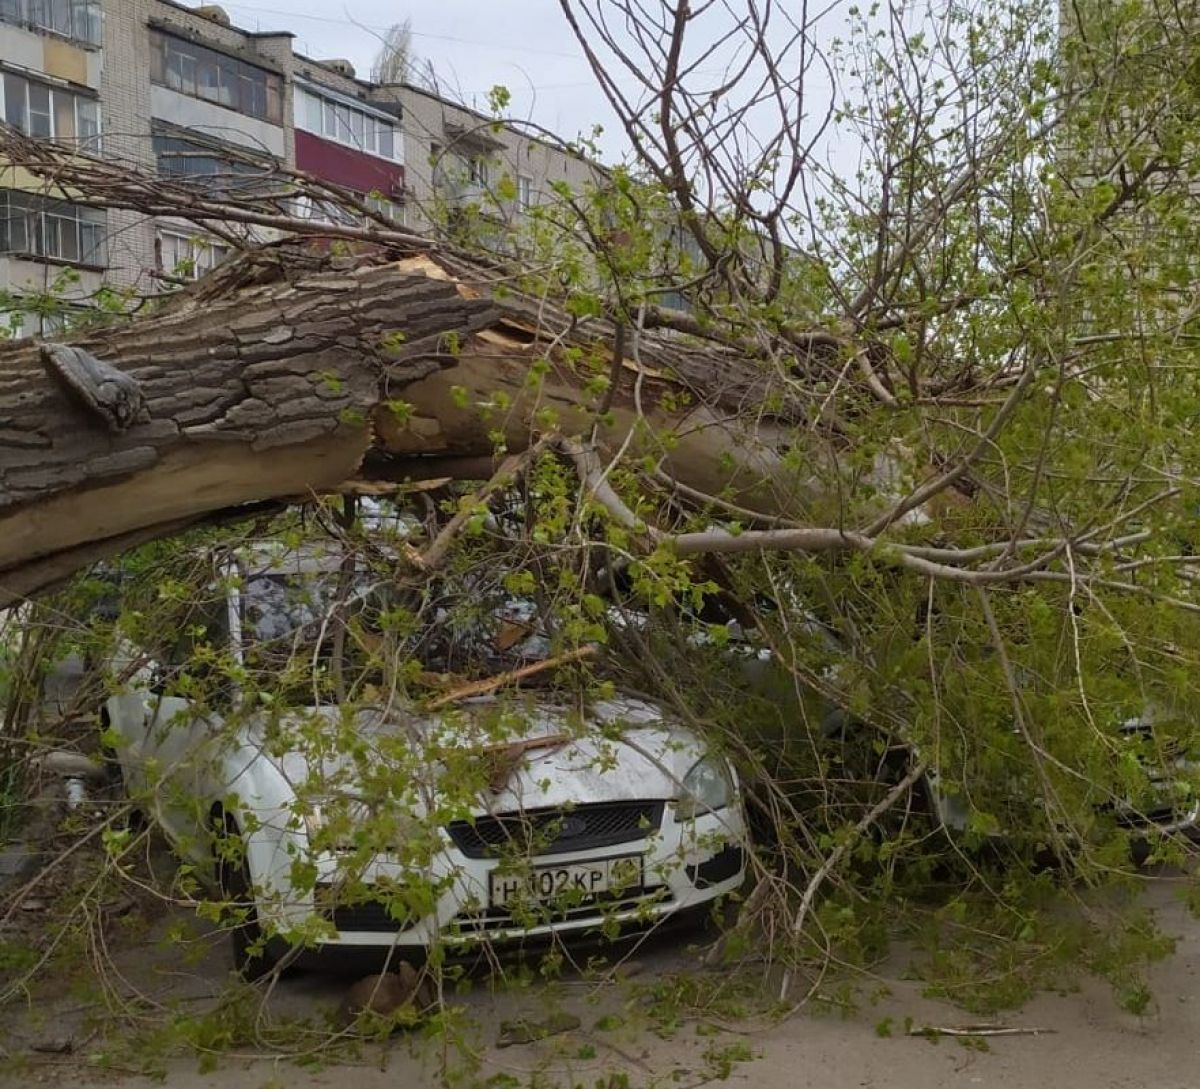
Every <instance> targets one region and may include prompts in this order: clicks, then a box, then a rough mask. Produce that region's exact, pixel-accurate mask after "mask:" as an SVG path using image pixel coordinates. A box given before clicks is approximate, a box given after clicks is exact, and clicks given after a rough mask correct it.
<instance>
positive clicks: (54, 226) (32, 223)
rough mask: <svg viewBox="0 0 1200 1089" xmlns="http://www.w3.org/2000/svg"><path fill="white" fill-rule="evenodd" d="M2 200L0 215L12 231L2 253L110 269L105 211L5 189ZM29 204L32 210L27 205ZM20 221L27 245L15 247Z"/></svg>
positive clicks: (0, 195) (22, 239) (23, 240)
mask: <svg viewBox="0 0 1200 1089" xmlns="http://www.w3.org/2000/svg"><path fill="white" fill-rule="evenodd" d="M0 197H2V201H0V204H2V206H0V216H3V217H5V219H6V220H7V222H8V228H7V229H8V231H9V239H8V243H7V245H6V246H5V248H4V249H3V250H0V252H4V253H11V254H15V255H17V256H28V257H33V258H38V259H41V260H45V261H56V262H61V263H62V264H67V265H79V266H83V267H84V268H104V267H106V266H107V264H108V239H107V217H106V216H105V214H104V212H102V211H100V210H98V209H95V208H85V207H83V206H82V205H79V204H71V203H69V202H67V201H61V200H47V199H46V198H44V197H41V196H39V195H37V194H35V193H26V192H23V191H22V190H18V189H9V190H4V191H3V192H2V193H0ZM14 198H15V200H16V207H15V208H14V206H13V202H14ZM26 202H28V204H29V206H28V207H25V206H24V205H25V204H26ZM18 219H20V220H22V221H23V222H22V223H21V224H20V233H21V235H22V238H21V241H22V242H23V243H24V245H14V244H13V240H12V233H15V225H16V224H17V221H18ZM52 241H53V245H51V242H52Z"/></svg>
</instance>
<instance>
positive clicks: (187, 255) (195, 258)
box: [155, 230, 233, 280]
mask: <svg viewBox="0 0 1200 1089" xmlns="http://www.w3.org/2000/svg"><path fill="white" fill-rule="evenodd" d="M155 250H156V253H157V257H158V268H159V271H160V272H165V273H167V274H168V275H171V276H177V277H179V278H180V279H183V280H198V279H200V277H201V276H204V275H205V274H206V273H209V272H212V270H213V269H214V268H216V267H217V265H219V264H220V263H221V262H222V261H224V260H226V259H227V258H228V257H229V256H230V255H231V254H232V253H233V249H232V247H230V246H226V245H225V244H224V243H221V242H217V241H215V240H213V239H208V238H201V237H198V236H196V235H188V234H181V233H180V232H178V231H166V230H160V231H159V232H158V237H157V239H156V241H155Z"/></svg>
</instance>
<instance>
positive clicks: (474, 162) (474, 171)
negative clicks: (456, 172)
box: [467, 155, 488, 187]
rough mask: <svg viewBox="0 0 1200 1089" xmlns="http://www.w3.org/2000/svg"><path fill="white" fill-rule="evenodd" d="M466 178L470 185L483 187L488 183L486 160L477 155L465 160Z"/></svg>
mask: <svg viewBox="0 0 1200 1089" xmlns="http://www.w3.org/2000/svg"><path fill="white" fill-rule="evenodd" d="M467 180H468V181H469V182H470V183H471V184H472V185H478V186H480V187H484V186H486V185H487V183H488V163H487V160H486V159H484V158H481V157H480V156H478V155H473V156H471V158H469V159H468V160H467Z"/></svg>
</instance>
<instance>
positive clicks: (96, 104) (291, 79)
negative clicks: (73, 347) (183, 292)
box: [0, 0, 599, 335]
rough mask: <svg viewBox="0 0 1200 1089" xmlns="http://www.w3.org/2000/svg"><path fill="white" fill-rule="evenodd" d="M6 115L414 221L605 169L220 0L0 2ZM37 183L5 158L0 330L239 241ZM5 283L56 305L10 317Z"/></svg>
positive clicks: (51, 325)
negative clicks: (386, 80) (249, 25)
mask: <svg viewBox="0 0 1200 1089" xmlns="http://www.w3.org/2000/svg"><path fill="white" fill-rule="evenodd" d="M0 116H2V117H3V118H4V119H5V121H6V122H7V123H8V124H10V125H13V126H15V127H16V128H18V129H20V130H21V131H22V132H25V133H26V134H28V135H30V136H34V137H36V138H39V139H47V140H56V141H61V142H64V143H66V144H68V145H70V146H73V147H77V148H79V149H80V150H81V151H83V152H87V153H93V154H94V153H101V154H103V156H104V157H105V158H106V159H108V160H110V161H118V162H125V163H128V164H130V165H132V166H135V167H137V168H139V169H141V170H145V171H151V172H156V173H157V174H158V175H159V176H161V177H163V178H165V179H169V180H170V181H171V182H172V183H173V184H177V185H180V186H193V187H196V188H197V189H198V190H200V191H203V192H205V193H209V194H216V195H236V194H237V193H239V192H253V191H254V190H255V188H256V187H262V186H271V185H275V186H279V185H283V184H286V183H285V181H284V180H283V179H282V178H281V177H280V176H279V175H278V173H277V172H278V171H279V170H280V169H281V168H282V169H284V170H287V171H292V170H295V171H299V172H301V173H302V174H306V175H309V176H311V177H312V178H315V179H318V180H319V181H322V182H326V183H329V184H330V185H331V186H334V187H336V190H342V189H344V190H349V191H350V192H351V194H352V195H354V196H355V197H357V198H358V200H360V201H361V202H362V203H363V204H364V205H365V206H367V207H369V208H371V209H373V210H374V211H376V212H377V213H381V214H384V215H386V216H388V217H389V218H392V219H393V220H395V221H396V222H397V223H398V224H402V225H404V226H406V227H407V228H409V229H411V230H414V231H426V230H430V229H432V228H433V226H434V225H435V224H439V225H441V224H444V223H445V222H446V220H447V217H448V216H449V217H453V215H454V214H455V213H456V211H458V210H461V209H463V208H465V207H467V206H471V205H475V206H478V205H486V206H487V208H488V215H489V216H491V217H492V218H493V219H494V220H496V221H497V222H501V223H511V222H513V221H515V220H518V219H519V218H520V216H521V215H522V214H523V213H524V212H526V211H527V210H528V209H529V208H531V207H532V206H533V205H535V204H537V203H539V202H541V201H544V200H547V199H550V198H551V195H552V192H553V186H554V185H555V183H558V182H565V183H567V184H568V185H570V186H571V187H572V188H573V189H578V188H580V187H582V186H584V185H586V184H588V183H589V182H592V181H595V180H596V179H597V178H598V177H599V169H598V168H597V167H595V166H594V165H593V164H591V163H589V162H588V161H587V160H586V159H584V158H583V157H581V156H578V155H574V154H570V153H568V152H566V151H565V150H564V149H562V148H560V147H558V146H556V145H554V144H552V143H549V142H547V141H543V140H540V139H536V138H533V137H530V136H527V135H524V134H522V133H520V132H518V131H516V130H515V129H513V128H509V127H505V126H501V125H498V124H496V123H495V121H494V120H492V119H489V118H487V117H485V116H484V115H482V114H479V113H476V112H475V111H472V110H469V109H466V108H465V107H462V106H459V105H456V104H454V103H452V102H450V101H447V100H445V99H443V98H441V97H439V96H437V95H435V94H432V93H430V92H429V91H426V90H423V89H421V88H417V87H413V86H409V85H407V84H384V85H378V84H372V83H370V82H367V81H365V80H360V79H358V78H356V76H355V73H354V71H353V69H352V68H351V67H350V65H349V64H348V63H347V62H345V61H339V60H333V61H330V60H314V59H311V58H309V57H305V56H301V55H300V54H297V53H296V52H295V51H294V50H293V48H292V35H291V34H290V33H289V32H287V31H278V32H266V33H264V32H252V31H247V30H242V29H240V28H238V27H236V26H234V25H233V24H232V23H231V22H230V20H229V18H228V16H227V15H226V13H225V12H224V10H223V9H221V8H220V7H217V6H215V5H209V6H204V7H198V8H189V7H184V6H182V5H181V4H178V3H175V2H173V0H0ZM42 189H43V186H42V184H41V183H40V182H39V181H38V180H37V179H35V178H34V177H32V176H31V175H29V174H28V173H26V172H24V171H22V170H21V169H20V168H19V166H16V165H14V164H7V165H6V164H4V163H0V330H6V331H7V332H8V333H10V334H12V333H16V334H18V335H20V334H26V335H27V334H48V333H51V332H53V331H55V330H57V329H58V328H60V327H61V325H62V323H63V320H64V316H67V315H69V312H70V306H71V305H74V304H78V305H80V306H83V305H87V303H88V300H89V299H92V298H93V297H94V296H95V293H96V292H97V291H98V290H100V289H101V287H102V285H107V287H108V288H116V289H118V290H127V291H130V292H133V293H139V294H149V293H153V292H155V291H159V290H162V288H163V286H164V284H165V283H167V284H169V283H173V282H176V281H178V280H180V279H187V278H191V277H194V276H198V275H200V274H202V273H204V272H206V271H208V270H209V269H210V268H212V267H213V266H214V265H215V264H217V263H218V262H219V261H220V260H221V259H223V258H224V257H225V256H226V255H227V254H228V253H230V252H231V251H232V249H233V243H234V242H236V241H237V238H236V237H225V238H218V237H214V236H213V235H212V234H206V233H205V232H203V231H198V230H197V229H196V227H195V226H194V225H192V224H189V223H187V222H185V221H183V220H173V219H162V218H159V219H149V218H147V217H145V216H142V215H139V214H137V213H134V212H128V211H122V210H117V209H108V210H98V209H90V208H86V207H82V206H79V205H74V204H72V203H71V202H70V201H65V200H61V199H49V197H48V196H47V195H46V194H45V193H44V192H42ZM336 190H335V191H336ZM293 210H294V213H295V214H296V215H300V216H307V217H310V218H313V219H316V220H319V221H320V220H327V221H346V220H348V219H352V218H353V216H352V214H351V213H348V212H346V210H345V209H344V208H343V207H342V206H341V205H340V204H339V203H338V202H337V201H336V200H332V199H331V200H330V201H328V202H326V201H320V200H313V199H304V200H301V199H297V200H296V201H295V203H294V205H293ZM241 230H243V231H244V230H245V228H242V229H241ZM218 233H226V234H228V235H232V236H236V235H237V234H238V233H239V229H238V228H235V227H233V226H230V228H229V231H228V232H218ZM260 234H261V232H260ZM13 296H16V297H18V298H19V299H23V300H26V301H27V300H29V299H31V298H43V297H46V296H54V297H56V298H58V299H59V300H60V305H59V306H58V307H57V308H56V309H55V308H52V309H51V310H50V311H48V312H46V313H45V314H43V315H41V316H33V315H29V314H24V316H21V317H18V315H19V314H23V313H24V310H25V307H24V306H21V305H14V304H13V302H12V297H13ZM6 298H7V299H8V301H7V302H6V301H5V300H6ZM62 303H65V304H66V306H65V308H64V306H63V305H62ZM6 310H7V312H8V313H9V315H10V319H9V320H8V321H7V322H5V320H4V318H3V313H4V312H5V311H6Z"/></svg>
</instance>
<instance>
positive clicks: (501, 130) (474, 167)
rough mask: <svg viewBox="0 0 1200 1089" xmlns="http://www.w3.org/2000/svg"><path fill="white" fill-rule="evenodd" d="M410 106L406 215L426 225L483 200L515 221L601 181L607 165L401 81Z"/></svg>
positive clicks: (482, 205)
mask: <svg viewBox="0 0 1200 1089" xmlns="http://www.w3.org/2000/svg"><path fill="white" fill-rule="evenodd" d="M399 99H400V102H401V104H402V106H403V110H404V143H405V149H406V152H407V155H408V166H407V174H406V197H407V206H406V214H407V222H408V225H409V226H410V227H412V228H413V229H415V230H427V229H429V228H430V227H431V225H432V224H433V223H438V224H439V225H440V224H442V223H444V222H446V221H447V220H448V219H450V220H452V219H453V218H454V216H455V214H456V212H458V211H460V210H463V209H467V208H471V207H476V208H478V209H481V210H483V212H484V213H485V214H487V215H489V216H491V217H492V218H493V219H494V220H497V221H499V222H500V223H501V224H508V225H512V224H514V223H516V222H518V221H519V219H520V217H521V215H523V214H524V213H525V212H527V211H529V209H530V208H532V207H534V206H535V205H537V204H542V203H545V202H548V201H552V200H554V199H556V197H555V193H554V188H553V187H554V185H555V184H556V183H563V182H565V183H566V184H567V185H568V186H570V188H571V190H572V192H580V191H582V190H583V189H584V188H586V187H587V186H589V185H594V184H600V183H602V181H603V178H604V170H603V168H602V167H600V166H599V165H598V164H596V163H594V162H592V161H591V160H589V159H587V158H585V157H584V156H582V155H579V154H577V153H575V152H572V151H568V150H567V149H565V148H563V147H562V145H561V144H557V143H553V142H551V141H549V140H544V139H542V138H540V137H537V136H532V135H530V134H529V133H527V132H525V131H524V130H522V129H520V128H518V127H515V126H510V125H500V124H497V122H496V119H495V118H494V117H488V116H487V115H486V114H483V113H480V112H478V111H476V110H472V109H469V108H467V107H465V106H462V105H460V104H458V103H455V102H452V101H450V100H449V99H446V98H443V97H441V96H440V95H437V94H434V93H433V92H432V91H428V90H425V89H423V88H421V87H415V86H412V85H410V84H404V85H403V86H401V87H400V88H399Z"/></svg>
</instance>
